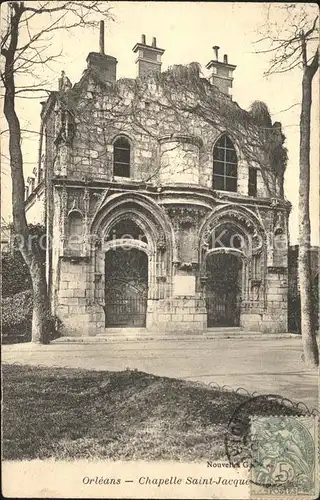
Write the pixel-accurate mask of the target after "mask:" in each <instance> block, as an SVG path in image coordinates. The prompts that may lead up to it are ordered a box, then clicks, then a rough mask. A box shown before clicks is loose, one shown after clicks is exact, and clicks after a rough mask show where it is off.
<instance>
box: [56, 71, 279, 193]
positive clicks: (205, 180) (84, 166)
mask: <svg viewBox="0 0 320 500" xmlns="http://www.w3.org/2000/svg"><path fill="white" fill-rule="evenodd" d="M110 85H111V84H110ZM77 102H78V104H77V111H76V112H75V116H76V118H75V124H74V137H73V139H72V142H71V143H68V142H67V143H64V144H63V143H61V144H60V146H59V148H58V149H59V150H60V153H59V154H58V159H57V161H56V167H55V172H56V174H58V175H61V174H62V173H63V175H65V176H67V177H68V178H73V179H75V180H82V179H85V178H88V179H95V180H101V181H110V180H113V142H114V140H115V138H116V137H117V136H118V135H126V136H127V137H128V139H129V141H130V143H131V178H132V179H133V180H136V181H150V180H151V181H152V182H153V183H155V184H158V185H161V184H162V183H165V184H168V183H170V182H171V183H175V182H185V183H192V184H199V185H201V186H204V187H207V188H211V187H212V175H213V159H212V152H213V147H214V144H215V142H216V140H217V139H218V138H219V136H220V134H221V129H220V128H217V127H215V126H213V125H210V124H209V123H208V122H207V121H205V120H204V119H202V118H201V117H200V116H198V115H196V114H194V115H193V114H190V113H185V112H180V113H178V112H177V111H176V110H174V109H172V107H170V106H169V105H168V103H167V102H166V99H165V97H164V95H163V92H162V90H161V88H160V87H159V85H158V86H157V85H156V84H155V83H154V81H153V80H150V81H148V80H147V81H145V82H144V87H142V89H141V88H139V86H137V83H136V82H135V80H119V81H118V82H116V83H114V84H112V85H111V86H110V88H109V89H105V88H104V89H101V87H100V86H99V84H98V83H97V82H96V81H95V80H94V79H93V78H92V77H91V78H89V79H88V81H87V83H86V85H83V88H82V89H81V92H80V95H79V96H78V101H77ZM58 115H59V113H58ZM58 115H57V119H56V121H57V123H56V125H55V128H56V130H59V126H60V125H61V123H60V122H61V119H59V117H58ZM133 116H135V119H133ZM231 123H232V122H231ZM231 123H230V129H228V130H227V133H228V134H229V135H230V136H231V138H232V139H233V141H234V144H235V147H236V150H237V153H238V162H239V166H238V192H239V194H242V195H247V194H248V168H249V166H248V163H247V162H246V161H245V159H244V158H243V155H242V148H241V143H240V142H241V141H239V137H237V132H236V131H235V132H234V133H233V131H232V126H231ZM165 137H171V141H172V142H171V144H170V145H169V143H168V142H165V141H164V139H163V138H165ZM175 137H178V138H179V141H178V142H174V138H175ZM181 137H188V138H189V141H188V142H189V143H188V144H187V143H186V142H185V143H184V145H183V146H182V144H183V141H181ZM192 140H194V141H196V142H198V144H197V145H195V144H194V145H192V144H191V142H192ZM65 149H67V151H65ZM63 162H64V163H65V165H64V166H63V165H62V164H63ZM257 193H258V197H261V198H262V197H267V196H269V194H268V192H267V189H266V186H265V184H264V180H263V178H262V176H261V173H260V171H258V176H257Z"/></svg>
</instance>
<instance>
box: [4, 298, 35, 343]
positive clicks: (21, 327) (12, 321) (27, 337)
mask: <svg viewBox="0 0 320 500" xmlns="http://www.w3.org/2000/svg"><path fill="white" fill-rule="evenodd" d="M32 308H33V299H32V291H31V290H25V291H23V292H19V293H16V294H15V295H12V296H10V297H4V298H2V300H1V312H2V342H3V343H5V344H7V343H11V342H30V341H31V325H32Z"/></svg>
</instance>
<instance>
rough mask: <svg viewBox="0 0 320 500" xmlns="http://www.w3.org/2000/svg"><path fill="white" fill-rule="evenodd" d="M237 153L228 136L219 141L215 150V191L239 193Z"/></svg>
mask: <svg viewBox="0 0 320 500" xmlns="http://www.w3.org/2000/svg"><path fill="white" fill-rule="evenodd" d="M237 166H238V159H237V153H236V150H235V148H234V145H233V142H232V141H231V139H230V138H229V137H228V136H227V135H223V136H222V137H220V139H219V140H218V141H217V143H216V145H215V147H214V150H213V189H218V190H221V191H233V192H236V191H237Z"/></svg>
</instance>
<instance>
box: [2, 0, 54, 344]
mask: <svg viewBox="0 0 320 500" xmlns="http://www.w3.org/2000/svg"><path fill="white" fill-rule="evenodd" d="M13 8H14V14H13V15H12V16H11V38H10V44H9V47H8V48H7V49H2V55H4V57H5V71H4V86H5V96H4V114H5V117H6V120H7V122H8V127H9V153H10V167H11V179H12V215H13V225H14V231H15V234H16V235H19V242H20V250H21V253H22V256H23V258H24V260H25V262H26V264H27V266H28V268H29V270H30V275H31V280H32V286H33V308H34V310H33V320H32V341H35V342H41V343H48V342H49V329H48V326H49V323H48V318H49V301H48V293H47V284H46V277H45V270H44V264H43V261H42V258H41V250H40V248H39V244H38V242H37V241H34V240H33V238H31V235H30V234H29V229H28V225H27V219H26V212H25V202H24V196H25V184H24V177H23V157H22V150H21V129H20V122H19V119H18V116H17V113H16V110H15V81H14V61H15V55H16V49H17V44H18V33H19V22H20V18H21V15H22V13H23V3H22V2H20V4H14V6H13Z"/></svg>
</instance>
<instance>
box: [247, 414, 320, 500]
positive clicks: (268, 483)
mask: <svg viewBox="0 0 320 500" xmlns="http://www.w3.org/2000/svg"><path fill="white" fill-rule="evenodd" d="M250 427H251V429H250V441H251V453H252V455H251V478H250V479H251V498H256V497H263V498H265V497H274V498H279V496H281V497H283V496H287V497H289V498H294V497H297V496H298V497H299V498H300V497H301V496H302V497H313V498H315V497H316V495H317V491H318V484H317V483H318V480H317V479H318V475H319V469H318V419H317V417H315V416H305V417H296V416H281V415H279V416H270V417H257V416H255V417H252V418H251V426H250Z"/></svg>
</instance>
